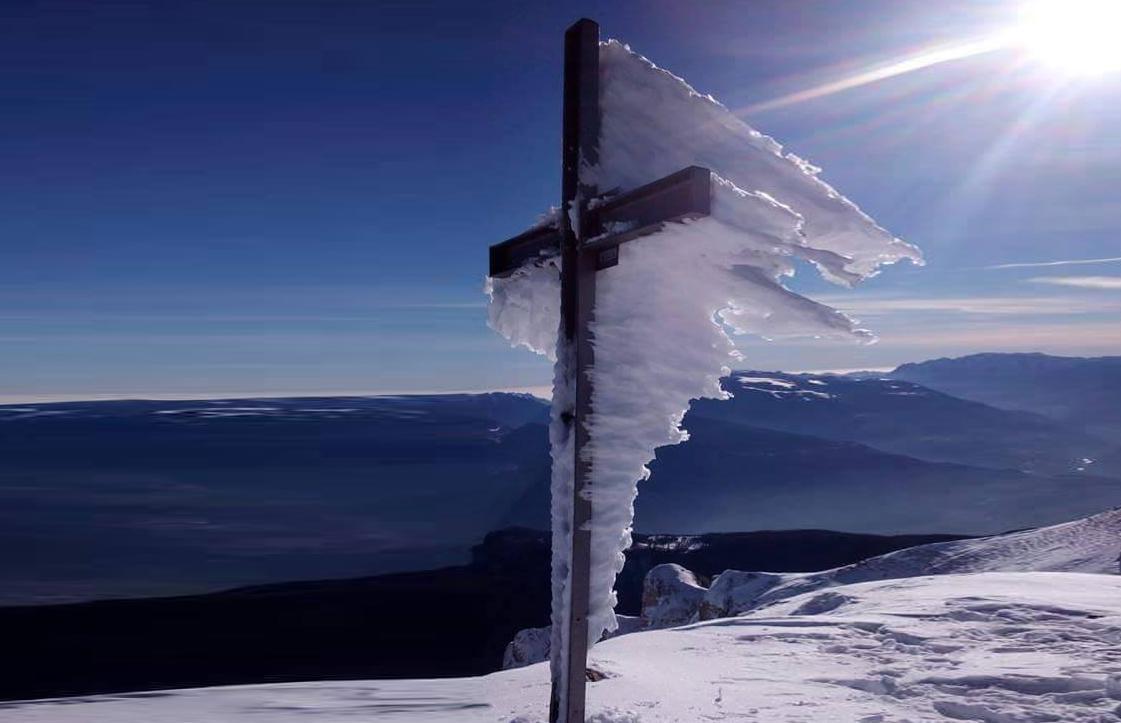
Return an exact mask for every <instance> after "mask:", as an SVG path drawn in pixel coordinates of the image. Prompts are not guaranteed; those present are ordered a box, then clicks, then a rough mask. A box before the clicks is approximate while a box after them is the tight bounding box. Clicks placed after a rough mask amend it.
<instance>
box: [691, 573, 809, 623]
mask: <svg viewBox="0 0 1121 723" xmlns="http://www.w3.org/2000/svg"><path fill="white" fill-rule="evenodd" d="M788 579H789V576H788V575H781V574H775V573H770V572H742V571H740V570H726V571H725V572H722V573H720V574H719V575H717V576H716V579H715V580H713V581H712V587H710V588H709V589H708V591H707V592H706V593H705V596H704V599H703V600H702V601H701V603H700V606H699V610H698V619H700V620H712V619H713V618H725V617H728V616H730V615H738V614H740V613H742V612H746V611H748V610H752V609H754V608H755V606H756V604H757V601H758V599H759V598H760V597H762V596H763V595H764V594H766V593H767V592H768V591H769V590H770V589H771V588H773V587H775V586H776V585H779V584H781V583H783V582H786V581H787V580H788Z"/></svg>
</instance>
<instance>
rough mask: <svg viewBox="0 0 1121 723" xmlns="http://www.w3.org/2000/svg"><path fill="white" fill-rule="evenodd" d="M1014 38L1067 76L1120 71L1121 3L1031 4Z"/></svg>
mask: <svg viewBox="0 0 1121 723" xmlns="http://www.w3.org/2000/svg"><path fill="white" fill-rule="evenodd" d="M1015 35H1016V36H1017V39H1018V40H1019V43H1020V44H1021V45H1022V46H1023V47H1024V48H1025V49H1026V50H1027V51H1028V52H1029V53H1031V54H1032V55H1033V56H1035V57H1036V58H1038V59H1039V60H1040V61H1041V62H1043V63H1045V64H1046V65H1049V66H1051V67H1053V68H1055V69H1057V70H1060V71H1062V72H1064V73H1068V74H1071V75H1101V74H1104V73H1108V72H1111V71H1121V0H1031V1H1029V2H1028V3H1027V4H1026V5H1024V6H1023V9H1022V10H1021V13H1020V21H1019V23H1018V26H1017V29H1016V32H1015Z"/></svg>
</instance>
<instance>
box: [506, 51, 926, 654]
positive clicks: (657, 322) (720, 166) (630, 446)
mask: <svg viewBox="0 0 1121 723" xmlns="http://www.w3.org/2000/svg"><path fill="white" fill-rule="evenodd" d="M600 74H601V78H600V81H601V87H600V103H601V109H602V115H603V118H602V127H601V137H600V154H601V157H600V163H599V165H598V166H596V167H592V168H584V169H582V177H583V179H584V180H585V181H586V182H591V183H594V184H595V185H596V186H597V187H598V188H599V189H601V191H604V192H606V191H610V190H613V189H624V190H625V189H631V188H634V187H637V186H639V185H642V184H645V183H648V182H650V181H653V180H656V179H658V178H660V177H662V176H665V175H667V174H669V173H673V172H675V171H678V170H680V169H681V168H683V167H685V166H689V165H701V166H706V167H708V168H710V169H712V170H713V171H714V174H713V179H712V214H711V216H710V217H708V218H704V219H700V220H696V221H691V222H688V223H682V224H672V225H671V226H669V227H667V228H666V229H665V230H663V231H662V232H660V233H658V234H655V235H653V236H649V237H646V238H642V239H639V240H636V241H633V242H630V243H628V244H625V245H624V246H623V247H622V248H621V249H620V262H619V265H618V266H616V267H613V268H611V269H608V270H605V271H603V272H600V273H599V275H598V277H597V292H596V293H597V299H596V309H595V320H594V322H593V325H592V332H593V335H594V345H595V366H594V368H593V369H592V370H591V372H590V373H591V376H592V381H593V383H594V389H595V391H594V395H593V399H592V405H593V408H594V413H593V415H592V418H591V420H590V422H588V423H589V424H590V427H591V437H592V440H593V441H592V442H591V444H590V445H589V448H588V449H587V450H586V454H588V455H589V456H590V459H591V470H592V471H591V480H590V486H591V489H592V491H591V498H592V507H593V521H592V581H591V610H590V623H589V636H590V641H591V642H594V641H596V640H598V639H599V638H600V636H601V635H602V633H603V632H604V631H610V630H612V629H614V627H615V625H616V622H615V618H614V615H613V612H612V611H613V607H614V602H615V600H614V594H613V592H612V587H613V584H614V579H615V575H616V574H617V573H618V572H619V571H620V570H621V569H622V566H623V554H622V553H623V550H625V549H626V548H627V546H628V544H629V543H630V529H631V523H632V518H633V503H634V499H635V495H636V494H637V483H638V481H639V480H641V479H645V478H646V476H647V475H648V470H647V468H646V464H647V463H648V462H650V461H651V460H652V459H653V457H654V450H655V449H656V448H657V447H660V446H662V445H667V444H677V443H679V442H682V441H684V440H685V438H686V434H685V432H684V430H682V429H681V426H680V423H681V420H682V417H683V416H684V414H685V412H686V410H687V409H688V406H689V402H690V400H692V399H698V398H702V397H710V398H725V397H726V394H725V392H724V391H722V389H721V387H720V383H719V380H720V377H721V376H723V375H725V374H727V373H728V371H729V366H730V365H731V363H732V361H733V360H734V359H737V358H739V355H738V353H737V351H736V348H735V346H734V344H733V343H732V340H731V338H730V336H729V334H730V333H733V334H745V333H750V334H756V335H760V336H764V337H778V336H790V335H802V336H805V335H808V336H817V337H839V338H848V339H855V340H867V339H869V338H870V334H869V333H868V332H866V331H863V330H860V329H857V328H856V327H855V325H854V323H853V322H852V320H850V319H848V318H847V317H845V316H844V315H842V314H841V313H839V312H837V311H836V310H834V309H831V308H829V307H827V306H824V305H822V304H818V303H816V302H814V301H812V300H810V299H807V298H805V297H803V296H800V295H798V294H795V293H793V292H791V291H789V290H788V289H786V288H785V287H784V286H783V285H782V283H781V279H782V278H783V277H786V276H789V275H791V274H793V273H794V270H795V265H796V263H797V262H799V261H802V262H806V263H809V264H812V265H813V266H815V267H816V268H817V269H818V270H819V272H820V273H821V274H822V275H824V276H825V278H827V279H829V280H831V281H834V282H837V283H840V284H844V285H849V284H853V283H856V282H858V281H860V280H861V279H864V278H866V277H868V276H871V275H873V274H875V273H876V271H877V269H878V268H879V267H880V266H882V265H883V264H889V263H894V262H896V261H899V260H901V259H910V260H912V261H919V260H920V256H919V253H918V251H917V250H916V249H915V248H914V247H912V246H910V245H908V244H906V243H904V242H902V241H900V240H898V239H896V238H894V237H893V236H892V235H891V234H889V233H888V232H886V231H885V230H884V229H882V228H880V227H879V226H877V225H876V224H875V222H873V221H872V219H870V218H869V217H868V216H867V215H865V214H864V213H862V212H861V211H860V210H859V209H858V208H857V207H856V206H855V205H854V204H853V203H851V202H850V201H848V200H847V199H846V198H844V197H843V196H841V195H840V194H839V193H837V192H836V191H835V190H834V189H833V188H831V187H830V186H829V185H827V184H826V183H824V182H823V181H821V180H820V179H819V178H818V177H817V173H818V169H816V168H814V167H813V166H811V165H810V164H809V163H807V162H805V161H803V160H802V159H800V158H798V157H796V156H794V155H792V154H789V153H785V154H784V153H783V151H782V147H781V146H780V145H779V144H778V143H777V142H775V141H774V140H772V139H771V138H768V137H767V136H764V135H762V134H760V133H759V132H757V131H755V130H754V129H752V128H750V127H749V126H747V125H746V124H744V123H743V122H742V121H740V120H739V119H738V118H736V117H735V116H734V115H733V114H732V113H731V112H729V111H728V109H727V108H725V107H724V106H722V105H720V104H719V103H717V102H716V101H715V100H713V99H712V98H711V97H709V96H706V95H702V94H700V93H698V92H696V91H695V90H693V89H692V88H691V87H689V85H687V84H686V83H685V82H684V81H683V80H682V79H680V78H678V77H676V76H674V75H671V74H670V73H668V72H666V71H664V70H661V69H660V68H657V67H656V66H654V65H653V64H652V63H651V62H649V61H648V60H646V59H645V58H643V57H641V56H639V55H636V54H635V53H633V52H631V51H630V50H629V49H628V48H627V47H626V46H624V45H622V44H620V43H618V42H616V41H609V42H606V43H603V44H601V47H600ZM547 222H548V220H546V223H547ZM487 289H488V293H489V294H490V298H491V304H490V311H489V316H490V324H491V326H492V327H493V328H494V329H495V330H497V331H498V332H500V333H501V334H503V335H504V336H505V337H506V338H507V339H509V340H510V342H511V343H512V344H514V345H515V346H524V347H526V348H529V349H532V350H534V351H537V352H539V353H541V354H545V355H547V356H549V357H550V358H552V359H558V358H559V359H560V361H559V362H558V368H557V374H556V380H555V383H554V394H553V396H554V400H553V403H554V417H556V415H557V413H558V412H557V410H558V409H561V408H563V407H564V406H565V404H564V402H565V400H567V399H569V398H570V396H571V393H572V392H571V390H569V389H567V388H566V387H565V378H566V375H565V369H566V366H565V364H566V361H565V359H566V351H565V350H563V349H562V350H558V349H557V338H558V334H557V330H558V323H559V303H558V299H559V289H560V282H559V269H558V267H557V264H556V262H555V261H543V262H541V263H537V264H530V265H528V266H527V267H525V268H523V269H522V270H520V271H518V272H516V273H514V274H513V275H511V276H509V277H504V278H496V279H490V280H488V285H487ZM558 351H559V353H558ZM651 390H654V392H655V393H651ZM552 442H553V464H554V469H553V487H552V496H553V510H552V512H553V530H554V540H553V550H554V558H553V559H554V571H553V572H554V586H553V589H554V605H553V620H554V622H559V621H563V620H565V619H566V617H567V611H566V609H565V603H564V588H565V584H566V581H567V579H568V564H567V557H566V555H567V554H568V550H569V549H570V541H569V537H570V530H568V529H567V526H568V525H569V524H570V523H569V519H570V503H569V501H568V500H569V499H570V498H571V489H572V460H571V456H572V450H571V447H570V446H569V445H570V443H571V441H570V440H568V439H566V433H565V429H564V426H563V424H561V422H560V421H559V420H558V419H556V418H555V419H554V424H553V434H552ZM556 628H557V632H558V634H559V630H560V628H561V626H560V625H557V626H556ZM559 647H560V646H554V650H556V649H558V648H559Z"/></svg>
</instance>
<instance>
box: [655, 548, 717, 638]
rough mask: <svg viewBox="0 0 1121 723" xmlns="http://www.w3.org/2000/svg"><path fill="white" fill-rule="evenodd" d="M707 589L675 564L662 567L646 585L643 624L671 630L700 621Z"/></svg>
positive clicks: (690, 573)
mask: <svg viewBox="0 0 1121 723" xmlns="http://www.w3.org/2000/svg"><path fill="white" fill-rule="evenodd" d="M704 596H705V588H704V587H702V586H701V584H700V583H699V582H698V581H697V576H696V575H694V574H693V573H692V572H690V571H689V570H686V569H685V568H684V567H682V566H681V565H677V564H674V563H672V562H670V563H665V564H663V565H658V566H656V567H655V568H654V569H652V570H651V571H650V572H649V573H647V574H646V579H645V580H644V581H643V584H642V625H643V627H646V628H669V627H673V626H675V625H685V624H686V623H691V622H696V620H697V611H698V609H699V608H700V604H701V601H702V600H703V599H704Z"/></svg>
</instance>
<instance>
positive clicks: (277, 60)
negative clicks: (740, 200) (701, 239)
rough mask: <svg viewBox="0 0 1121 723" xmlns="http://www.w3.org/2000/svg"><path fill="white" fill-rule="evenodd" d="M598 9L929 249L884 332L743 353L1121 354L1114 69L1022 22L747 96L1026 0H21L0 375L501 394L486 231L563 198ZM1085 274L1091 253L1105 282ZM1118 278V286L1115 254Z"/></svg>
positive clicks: (193, 390)
mask: <svg viewBox="0 0 1121 723" xmlns="http://www.w3.org/2000/svg"><path fill="white" fill-rule="evenodd" d="M581 15H586V16H590V17H594V18H596V19H597V20H599V21H600V23H601V25H602V26H603V30H604V34H605V35H607V36H611V37H619V38H621V39H623V40H625V41H626V42H628V43H630V44H631V45H632V46H633V47H634V48H635V49H636V50H638V51H639V52H641V53H643V54H644V55H647V56H648V57H650V58H651V59H652V60H654V61H655V62H656V63H658V64H659V65H662V66H663V67H666V68H668V69H670V70H672V71H673V72H675V73H677V74H679V75H682V76H684V77H685V78H687V79H688V80H689V81H690V82H691V83H692V84H693V85H694V86H696V87H697V88H698V89H700V90H702V91H704V92H709V93H712V94H713V95H714V96H716V97H717V98H718V99H720V100H721V101H723V102H724V103H726V104H727V105H728V106H729V107H732V108H734V109H740V110H742V111H743V112H742V115H743V117H744V118H745V119H746V120H747V121H748V122H749V123H751V124H753V125H755V126H756V127H757V128H759V129H760V130H762V131H763V132H766V133H769V134H771V135H773V136H775V137H776V138H777V139H778V140H779V141H781V142H783V143H784V144H786V145H787V146H788V147H789V148H790V149H791V150H792V151H794V152H796V153H798V154H799V155H802V156H804V157H806V158H808V159H809V160H811V161H813V162H814V163H816V164H817V165H820V166H822V167H824V168H825V172H824V174H823V175H824V177H825V178H826V180H828V181H830V182H831V183H833V184H834V185H835V186H836V187H837V188H838V189H839V190H841V191H842V192H843V193H845V194H846V195H848V196H850V197H851V198H853V199H854V200H855V201H856V202H857V203H859V204H860V205H861V206H862V207H863V208H865V209H866V210H867V211H868V212H869V213H870V214H871V215H873V216H874V217H875V218H877V220H879V221H880V222H881V223H882V224H883V225H885V226H886V227H888V228H889V229H891V230H892V231H894V232H895V233H896V234H897V235H899V236H901V237H903V238H905V239H907V240H909V241H912V242H914V243H917V244H919V245H920V246H922V247H923V249H924V251H925V252H926V253H927V256H928V258H929V265H928V266H927V267H926V268H924V269H914V268H897V269H891V270H889V271H888V272H887V273H885V274H884V275H883V276H882V277H880V278H878V279H875V280H873V281H872V282H871V283H869V284H868V285H866V286H865V287H864V288H862V289H860V290H858V291H856V292H845V291H842V290H838V289H833V288H829V287H827V286H826V285H824V284H820V283H817V282H815V281H813V280H812V279H809V278H807V279H800V280H798V281H797V282H796V285H797V287H798V288H799V289H802V290H807V291H810V292H812V293H815V294H818V295H821V294H826V295H827V296H828V299H829V301H830V302H831V303H833V304H834V305H839V306H841V307H842V308H850V309H852V310H853V312H854V313H855V314H856V315H857V316H858V317H860V318H861V319H862V320H863V321H865V322H866V324H867V325H868V326H871V327H872V328H874V329H876V330H878V331H880V332H882V336H883V341H882V342H881V343H880V344H879V345H877V346H875V347H871V348H853V347H848V346H837V345H835V344H825V343H815V344H809V343H799V344H783V345H776V344H764V343H763V342H758V341H751V340H747V341H745V344H744V351H745V353H746V354H747V356H748V360H749V364H751V365H753V366H757V367H766V368H774V367H781V368H786V369H815V368H838V367H858V366H861V367H862V366H884V365H891V364H895V363H898V362H901V361H906V360H910V359H917V358H924V357H929V356H940V355H944V354H958V353H966V352H969V351H980V350H995V349H1022V350H1026V349H1041V350H1047V351H1053V352H1056V353H1088V354H1102V353H1121V333H1119V331H1118V329H1119V328H1121V327H1119V326H1118V323H1117V322H1118V321H1119V320H1121V289H1119V288H1118V284H1117V282H1116V280H1117V279H1118V278H1119V276H1121V265H1119V264H1118V263H1099V264H1086V265H1072V266H1065V265H1064V266H1053V267H1028V268H1012V269H982V268H980V267H985V266H992V265H998V264H1009V263H1022V262H1043V261H1062V260H1078V259H1098V258H1103V257H1117V256H1121V233H1119V229H1121V204H1119V202H1118V201H1117V198H1118V191H1119V190H1121V81H1119V80H1118V78H1117V77H1116V76H1115V75H1114V76H1102V77H1099V78H1089V79H1086V78H1081V79H1070V78H1065V77H1060V76H1058V75H1056V74H1055V73H1054V72H1053V71H1052V70H1050V69H1048V68H1044V67H1041V66H1039V65H1037V64H1032V63H1031V62H1030V61H1029V60H1027V59H1025V58H1024V57H1020V55H1022V54H1021V53H1018V52H1016V51H1011V50H1006V51H998V52H993V53H988V54H985V55H982V56H978V57H974V58H968V59H964V60H958V61H954V62H951V63H944V64H940V65H937V66H933V67H930V68H926V69H923V70H919V71H916V72H913V73H909V74H906V75H900V76H898V77H895V78H890V79H887V80H883V81H880V82H877V83H873V84H869V85H865V86H862V87H859V88H856V89H852V90H848V91H845V92H841V93H836V94H832V95H828V96H825V97H821V98H818V99H815V100H808V101H805V102H800V103H794V104H790V105H786V106H784V107H780V108H772V109H769V110H768V109H762V110H760V109H758V108H756V109H754V110H753V106H757V105H758V104H760V103H764V102H766V101H769V100H772V99H775V98H780V97H782V96H785V95H787V94H789V93H794V92H797V91H800V90H803V89H805V88H810V87H814V86H817V85H820V84H822V83H829V82H832V81H835V80H838V79H842V78H847V77H851V76H853V75H855V74H859V73H861V72H863V71H865V70H867V69H868V68H879V67H882V66H883V65H884V64H885V63H890V62H892V61H893V60H895V59H898V58H901V57H910V56H913V55H915V54H916V53H921V52H922V51H924V50H928V49H929V48H930V47H932V46H941V45H944V44H947V43H951V44H952V43H957V42H960V41H962V40H963V39H968V38H971V37H976V36H978V35H984V34H985V33H989V32H992V31H993V29H994V28H1000V27H1002V26H1003V25H1007V24H1008V23H1010V22H1011V19H1012V18H1013V17H1014V15H1015V3H1014V2H991V3H985V2H957V3H955V2H940V3H931V2H909V1H904V0H893V1H890V2H888V1H883V2H880V1H872V0H862V1H856V2H843V1H841V0H837V1H835V2H824V1H818V2H790V1H788V0H767V1H764V0H756V1H754V2H741V3H686V2H647V3H629V2H622V3H602V4H599V3H572V4H567V5H562V4H560V3H538V4H531V3H513V2H511V3H496V4H468V3H452V2H448V3H427V2H400V3H377V2H357V1H343V0H339V1H337V2H296V1H292V0H289V1H281V2H239V1H237V0H224V1H222V2H176V3H133V2H129V3H124V2H111V1H108V0H107V1H106V2H97V3H92V2H72V3H67V2H18V1H17V2H6V3H3V4H2V5H0V104H2V107H3V113H0V279H2V287H0V399H7V400H16V399H22V398H46V397H66V398H74V397H90V396H105V395H108V396H116V395H126V396H127V395H164V396H187V395H192V396H193V395H207V394H214V395H235V394H258V393H289V394H296V393H316V392H339V393H344V392H359V391H368V392H376V391H403V390H417V391H420V390H440V389H484V388H509V387H520V386H534V385H541V384H545V383H547V382H548V379H549V376H550V374H549V369H548V365H547V364H546V363H545V362H543V361H540V360H537V359H535V358H533V357H532V356H531V355H529V354H528V353H525V352H521V351H513V350H508V349H507V348H506V347H505V345H504V343H503V342H502V340H501V339H499V338H498V337H497V336H496V335H494V334H493V333H491V332H490V331H488V330H487V328H486V326H485V308H484V307H483V302H484V299H483V297H482V295H481V286H482V278H483V275H484V273H485V250H486V246H487V245H488V244H489V243H492V242H494V241H497V240H501V239H502V238H505V237H507V236H510V235H512V234H514V233H516V232H518V231H519V230H521V229H522V228H523V227H524V226H525V225H526V224H528V223H529V222H531V221H532V220H533V219H534V218H535V216H536V215H537V214H538V213H539V212H541V211H543V210H544V209H545V208H547V207H548V206H549V205H550V204H554V203H556V198H557V196H558V186H559V168H558V155H559V120H560V118H559V115H560V109H559V82H560V60H561V57H560V51H561V47H560V45H561V44H560V36H561V33H562V32H563V29H564V28H565V26H566V25H568V24H569V23H570V22H571V21H573V20H574V19H576V18H577V17H580V16H581ZM1087 279H1089V280H1087ZM1111 279H1112V280H1114V281H1110V280H1111Z"/></svg>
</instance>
